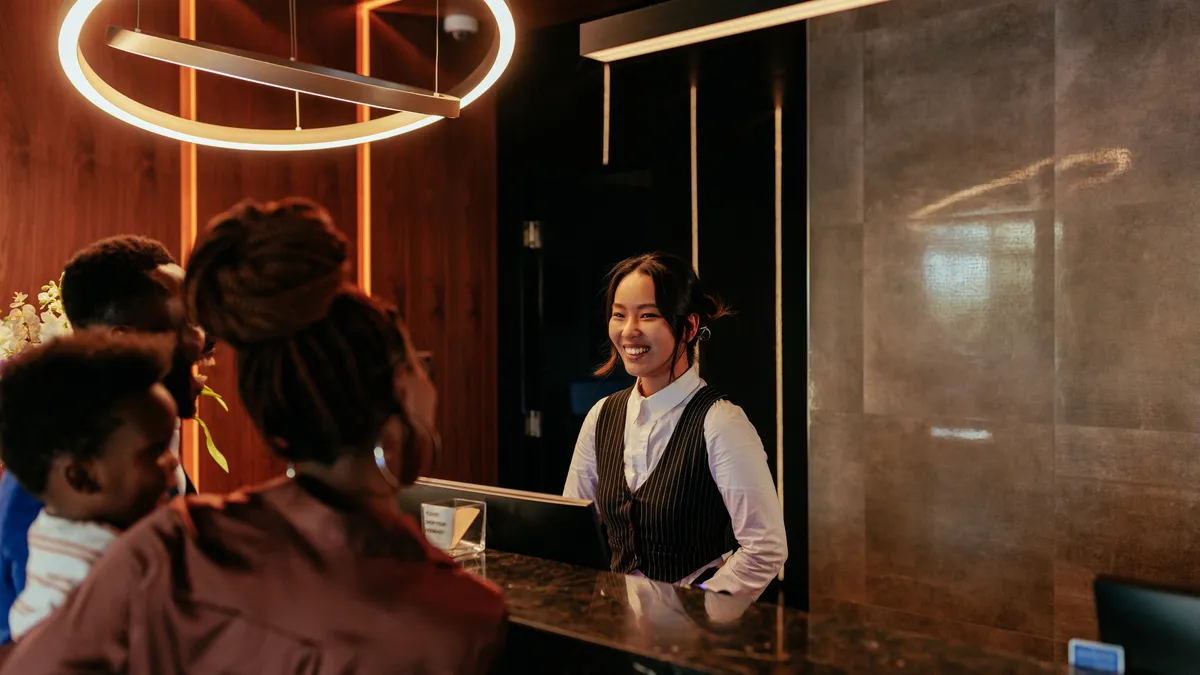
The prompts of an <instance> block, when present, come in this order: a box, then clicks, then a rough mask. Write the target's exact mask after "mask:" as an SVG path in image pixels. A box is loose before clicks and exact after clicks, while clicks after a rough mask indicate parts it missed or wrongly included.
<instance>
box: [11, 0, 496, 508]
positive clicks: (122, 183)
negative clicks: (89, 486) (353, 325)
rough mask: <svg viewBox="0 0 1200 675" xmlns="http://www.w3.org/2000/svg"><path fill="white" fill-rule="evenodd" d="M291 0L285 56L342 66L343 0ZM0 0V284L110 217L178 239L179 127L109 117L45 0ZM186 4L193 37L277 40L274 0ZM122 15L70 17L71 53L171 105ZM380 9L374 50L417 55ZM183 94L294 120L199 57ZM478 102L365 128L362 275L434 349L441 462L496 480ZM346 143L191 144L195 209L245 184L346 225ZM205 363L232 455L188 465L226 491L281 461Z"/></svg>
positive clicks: (128, 10) (149, 15) (331, 118)
mask: <svg viewBox="0 0 1200 675" xmlns="http://www.w3.org/2000/svg"><path fill="white" fill-rule="evenodd" d="M299 4H300V5H301V7H300V16H299V20H300V22H299V53H300V58H301V59H302V60H306V61H311V62H315V63H319V64H322V65H327V66H332V67H336V68H342V69H346V70H353V69H354V66H355V46H354V10H353V6H352V5H348V4H347V3H344V2H334V1H332V0H327V1H323V2H320V3H309V2H304V3H299ZM8 9H9V13H8V14H7V15H6V21H5V22H3V23H0V190H2V191H3V192H0V194H2V195H3V199H0V293H7V292H9V291H12V290H17V289H21V290H25V291H35V290H37V289H38V288H39V287H40V286H41V284H43V283H45V281H46V280H48V279H50V278H52V277H54V276H56V275H57V274H58V273H59V271H60V270H61V267H62V264H63V262H64V261H65V260H66V259H67V258H68V257H69V256H70V255H71V253H73V252H74V251H75V250H76V249H78V248H79V247H81V246H83V245H85V244H87V243H89V242H91V241H94V240H95V239H98V238H100V237H104V236H108V235H112V234H118V233H123V232H134V233H139V234H144V235H148V236H153V237H155V238H158V239H160V240H162V241H163V242H164V243H166V244H167V245H168V246H169V247H170V248H171V249H172V250H173V251H175V252H176V253H177V254H178V253H179V252H180V243H181V242H180V229H181V226H180V215H179V209H180V197H181V185H180V174H181V172H180V147H179V144H178V143H176V142H174V141H170V140H168V139H165V138H161V137H159V136H156V135H153V134H150V133H148V132H144V131H141V130H139V129H136V128H134V127H131V126H129V125H126V124H123V123H121V122H118V121H117V120H115V119H112V118H111V117H109V116H107V115H106V114H104V113H102V112H101V111H99V110H97V109H95V108H94V107H93V106H91V105H90V104H88V103H87V102H86V101H85V100H84V99H83V98H82V97H81V96H80V95H79V94H78V93H77V92H75V91H74V89H73V88H71V86H70V84H69V83H68V82H67V81H66V79H65V77H64V76H63V74H62V72H61V70H60V68H59V66H58V63H57V60H56V55H55V53H54V43H55V41H54V35H55V33H56V30H57V24H56V21H57V4H56V3H44V2H36V1H35V0H17V2H16V3H15V7H13V8H8ZM196 14H197V16H196V19H197V35H196V37H197V38H198V39H200V40H205V41H211V42H215V43H219V44H224V45H228V46H231V47H238V48H243V49H250V50H255V51H261V52H266V53H272V54H278V55H284V56H286V55H288V54H289V50H290V37H289V33H288V28H287V26H288V10H287V3H285V2H279V1H276V0H206V1H204V2H199V3H198V6H197V12H196ZM135 21H136V3H135V2H134V0H106V2H105V3H104V4H103V5H102V8H101V11H99V12H98V13H97V14H96V15H95V16H94V18H93V21H92V22H91V23H90V24H89V27H88V30H87V32H86V34H85V39H84V46H85V53H86V54H87V55H88V57H89V59H90V60H91V61H92V64H93V66H94V67H95V68H96V69H97V71H98V72H100V73H101V74H102V75H104V76H105V77H106V78H108V79H109V81H110V82H112V83H113V84H114V85H115V86H117V87H119V88H120V89H121V90H122V91H124V92H125V93H127V94H129V95H131V96H133V97H135V98H137V99H138V100H140V101H143V102H145V103H147V104H149V105H152V106H154V107H156V108H159V109H162V110H166V111H170V112H178V110H179V91H178V89H177V86H176V83H177V82H179V78H178V69H177V68H175V67H173V66H168V65H165V64H161V63H158V62H154V61H149V60H145V59H139V58H137V57H134V56H132V55H128V54H124V53H121V52H117V51H115V50H112V49H110V48H108V47H107V46H105V45H103V44H102V42H101V36H102V34H103V31H104V29H105V27H106V26H107V25H108V24H109V23H117V24H121V25H134V23H135ZM406 21H407V24H406V23H405V22H406ZM426 21H427V24H428V25H427V26H422V27H421V28H420V30H422V31H424V32H425V33H428V35H427V36H426V37H427V38H431V37H432V35H433V34H434V32H433V30H430V29H434V26H433V24H432V22H428V20H426ZM377 23H380V24H386V23H388V21H387V20H386V18H385V19H384V20H381V21H380V22H377ZM391 23H392V24H394V25H395V28H396V30H393V31H391V33H390V39H389V40H381V41H380V42H381V43H382V44H383V50H384V51H383V52H382V53H381V54H380V55H379V57H378V58H377V60H376V63H377V64H379V63H383V64H387V63H389V62H391V63H397V62H398V61H400V60H412V62H413V63H417V64H418V65H417V66H416V71H415V72H422V71H423V72H426V73H428V72H430V67H429V64H428V63H427V61H428V59H427V56H426V57H424V58H425V61H422V60H421V59H422V58H423V57H422V54H423V50H427V47H428V45H426V44H424V42H432V40H431V39H429V40H425V39H419V40H417V42H418V43H417V44H416V46H415V48H414V49H411V50H405V49H403V47H404V44H405V42H404V40H405V39H407V38H405V35H406V34H408V33H410V32H412V31H413V30H415V29H414V27H413V26H414V25H415V24H416V23H418V20H416V19H403V18H397V17H393V18H392V20H391ZM142 24H143V26H144V27H148V28H153V29H155V30H160V31H162V32H166V33H175V32H177V30H178V25H179V15H178V3H176V2H153V3H143V6H142ZM385 37H388V35H385ZM397 38H399V39H397ZM442 47H443V52H442V60H443V68H444V78H445V79H444V85H443V86H452V85H453V83H454V82H455V81H457V79H458V78H459V77H461V74H462V72H465V71H464V69H463V68H462V67H461V66H462V64H463V63H466V62H468V61H471V58H470V52H471V48H470V46H469V45H462V46H460V48H459V50H458V51H462V52H464V54H466V56H463V55H461V54H460V55H459V56H462V58H459V56H456V54H457V52H456V51H455V48H454V47H453V46H450V47H448V46H447V42H445V41H443V45H442ZM460 62H461V63H460ZM468 65H469V64H468ZM468 70H469V68H468ZM383 76H385V77H386V76H388V75H387V74H384V75H383ZM416 84H425V83H422V82H418V83H416ZM196 94H197V112H198V117H199V119H201V120H203V121H208V122H214V123H222V124H232V125H239V126H258V127H261V128H286V127H290V126H292V125H293V124H294V103H293V97H292V95H291V94H288V93H287V92H282V91H278V90H273V89H270V88H266V87H258V86H253V85H250V84H247V83H244V82H240V81H237V80H231V79H227V78H221V77H217V76H214V75H210V74H206V73H199V74H198V77H197V89H196ZM354 117H355V115H354V109H353V107H352V106H350V105H348V104H343V103H338V102H330V101H323V100H319V99H314V98H312V97H303V98H302V102H301V122H302V124H304V125H306V126H307V125H312V126H325V125H329V124H340V123H346V122H350V121H353V120H354ZM494 118H495V108H494V104H493V102H492V101H491V100H490V99H489V98H487V97H485V98H484V99H483V100H481V101H478V102H476V103H475V104H474V105H473V106H472V107H471V108H469V109H468V111H467V112H466V114H465V115H464V117H463V118H462V119H460V120H454V121H446V122H442V123H439V124H438V125H435V126H434V127H433V128H431V129H427V130H424V131H422V132H419V133H416V134H412V135H406V136H402V137H400V138H397V139H393V140H391V141H389V142H386V143H384V144H381V145H378V146H377V147H376V155H375V160H374V181H373V185H374V194H375V198H376V202H375V207H374V209H373V213H374V217H375V220H376V225H375V237H376V242H377V244H376V245H377V247H378V249H377V251H376V253H375V255H374V264H375V265H376V272H375V279H376V284H377V288H378V289H380V294H381V295H384V296H386V297H391V298H399V299H400V300H401V306H402V308H403V309H404V310H405V313H406V315H407V316H409V317H410V323H411V325H412V327H413V332H414V337H415V340H416V342H417V344H418V346H419V347H421V348H425V349H429V350H430V351H433V352H435V356H434V374H435V377H436V378H437V379H438V382H439V385H440V386H441V393H442V401H443V405H442V413H441V426H442V430H443V433H444V435H445V440H446V455H445V461H444V462H443V463H442V465H441V468H440V469H439V475H445V476H450V477H456V478H464V479H468V480H478V481H481V482H494V481H495V474H496V469H495V461H496V460H495V456H496V451H495V445H496V440H495V397H496V394H495V391H496V383H495V378H496V375H495V358H496V357H495V353H496V344H495V323H496V316H495V298H494V290H493V289H494V277H495V241H494V240H495V234H494V227H495V120H494ZM355 156H356V155H355V151H354V149H352V148H350V149H345V150H333V151H322V152H317V153H278V154H277V153H247V152H229V151H222V150H218V149H212V148H203V147H202V148H200V149H199V150H198V172H197V180H196V195H195V196H196V199H197V203H198V212H199V221H200V225H201V226H203V225H204V224H205V223H206V222H207V221H208V220H209V219H210V218H211V217H212V216H214V215H215V214H217V213H218V212H220V211H222V210H224V209H226V208H228V207H229V206H231V205H233V204H234V203H236V202H238V201H240V200H241V199H243V198H246V197H253V198H256V199H260V200H268V199H278V198H282V197H286V196H290V195H302V196H308V197H312V198H314V199H316V200H318V201H320V202H321V203H323V204H324V205H325V206H326V207H327V208H329V210H330V211H331V213H332V214H333V217H334V218H335V220H336V221H337V222H338V224H339V226H341V227H342V229H343V230H344V231H345V232H346V234H347V236H348V237H349V238H350V239H351V240H352V241H353V240H354V239H355V237H356V213H357V198H356V181H357V169H356V164H355ZM209 375H210V384H211V385H212V386H213V387H214V388H215V389H216V390H217V391H219V392H221V393H222V394H224V395H225V396H226V397H227V400H228V401H229V403H230V404H231V407H232V411H231V412H229V413H226V412H224V411H222V410H220V409H219V408H218V407H216V406H215V405H213V404H212V403H211V402H210V401H207V400H206V401H204V402H203V403H202V406H201V415H202V417H203V418H204V419H205V420H206V421H207V422H208V423H209V425H210V427H211V429H212V432H213V435H214V437H215V439H216V441H217V444H218V447H219V448H220V449H221V450H222V451H223V452H224V453H225V454H226V456H227V458H228V459H229V463H230V468H231V472H230V473H229V474H225V473H224V472H223V471H221V469H220V468H219V467H217V466H216V464H215V463H213V462H212V461H211V460H209V459H208V457H207V453H204V452H203V451H201V455H200V458H199V472H197V473H196V475H195V476H194V477H195V478H196V479H197V482H198V483H199V484H200V485H201V489H203V490H204V491H206V492H222V491H228V490H232V489H235V488H237V487H239V486H241V485H245V484H249V483H255V482H259V481H262V480H265V479H268V478H271V477H273V476H275V475H278V473H279V472H281V471H282V470H283V465H282V464H281V463H280V462H278V461H277V460H275V459H274V458H273V457H271V455H270V453H269V452H268V451H266V449H265V448H264V446H263V444H262V442H261V440H260V439H259V437H258V434H257V432H256V431H255V430H254V429H253V428H252V426H251V425H250V424H249V421H248V420H247V419H246V417H245V414H244V413H243V412H242V406H241V404H240V401H239V400H238V395H237V391H236V389H237V385H236V372H235V364H234V362H233V356H232V354H231V353H230V352H229V350H228V349H222V350H220V351H219V352H218V365H217V367H216V368H214V369H212V371H211V372H210V373H209Z"/></svg>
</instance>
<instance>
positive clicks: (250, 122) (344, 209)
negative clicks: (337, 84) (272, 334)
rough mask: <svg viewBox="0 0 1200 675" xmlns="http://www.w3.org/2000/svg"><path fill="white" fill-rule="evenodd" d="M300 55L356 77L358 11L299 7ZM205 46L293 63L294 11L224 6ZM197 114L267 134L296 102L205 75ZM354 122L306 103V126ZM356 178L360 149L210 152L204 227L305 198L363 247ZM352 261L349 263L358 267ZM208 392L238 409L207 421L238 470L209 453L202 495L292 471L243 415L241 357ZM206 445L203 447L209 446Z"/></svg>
mask: <svg viewBox="0 0 1200 675" xmlns="http://www.w3.org/2000/svg"><path fill="white" fill-rule="evenodd" d="M299 5H300V11H299V22H298V25H299V30H298V34H299V40H298V41H299V54H300V59H301V60H303V61H308V62H313V63H317V64H320V65H325V66H329V67H333V68H340V69H343V70H350V71H353V70H354V64H355V50H354V10H353V8H350V7H344V6H329V5H328V4H327V3H299ZM196 25H197V28H196V31H197V32H196V37H197V39H199V40H202V41H209V42H217V43H220V44H223V45H226V46H229V47H235V48H240V49H251V50H255V51H259V52H264V53H269V54H274V55H278V56H288V55H289V53H290V51H289V50H290V47H289V44H290V40H289V34H288V6H287V3H284V2H273V1H271V0H218V1H214V2H200V3H198V4H197V8H196ZM196 97H197V114H198V117H199V119H200V120H201V121H205V122H212V123H217V124H229V125H238V126H248V127H259V128H291V127H292V126H294V124H295V107H294V99H293V95H292V94H291V93H289V92H285V91H282V90H278V89H272V88H269V87H261V86H255V85H252V84H249V83H246V82H242V81H239V80H234V79H231V78H223V77H218V76H216V75H211V74H207V73H199V74H198V76H197V82H196ZM354 119H355V113H354V107H353V106H351V105H349V104H346V103H340V102H336V101H327V100H323V99H317V98H315V97H311V96H305V97H302V98H301V124H302V125H304V126H330V125H334V124H346V123H350V122H353V121H354ZM356 181H357V169H356V166H355V151H354V149H353V148H342V149H337V150H322V151H319V152H304V153H294V152H285V153H274V152H235V151H228V150H222V149H219V148H208V147H201V148H199V150H198V156H197V181H196V182H197V201H198V205H199V206H198V210H199V222H200V227H201V228H203V227H204V225H205V224H206V223H207V222H208V220H209V219H211V218H212V217H213V216H214V215H216V214H218V213H220V212H221V211H223V210H225V209H226V208H228V207H230V206H232V205H234V204H235V203H237V202H238V201H240V200H242V199H244V198H248V197H249V198H254V199H257V200H261V201H266V200H273V199H281V198H283V197H288V196H293V195H296V196H303V197H310V198H312V199H315V200H317V201H319V202H321V203H322V204H324V205H325V207H326V208H327V209H329V212H330V213H331V214H332V216H333V219H334V221H335V222H336V223H337V224H338V226H339V227H340V228H341V229H342V231H343V232H345V233H346V236H347V237H348V238H349V239H350V241H351V242H354V240H355V237H356V217H357V216H356V214H357V196H356V192H355V190H356V184H357V183H356ZM355 255H356V254H355V253H354V252H353V251H351V254H350V259H351V260H352V261H353V260H354V259H355ZM209 385H210V386H212V387H213V388H214V389H216V390H217V391H218V392H220V393H221V394H223V395H224V396H225V397H226V398H227V399H228V401H229V403H230V407H231V411H230V412H228V413H227V412H225V411H223V410H221V409H220V408H219V407H217V406H216V405H215V404H214V403H212V402H211V401H207V400H206V401H204V403H203V404H202V407H201V415H202V416H203V418H204V419H205V421H206V422H207V423H208V425H209V427H210V428H211V429H212V433H213V437H214V439H215V440H216V442H217V445H218V447H219V448H220V449H221V451H222V452H223V453H224V454H225V456H226V458H227V459H228V460H229V465H230V472H229V473H228V474H226V473H225V472H223V471H222V470H221V469H220V467H218V466H217V465H216V464H215V463H214V462H213V461H211V460H210V459H209V458H208V456H207V453H205V452H203V451H202V452H201V457H200V476H199V481H200V484H201V489H203V490H204V491H205V492H227V491H229V490H232V489H235V488H237V487H240V486H242V485H246V484H252V483H257V482H261V481H263V480H267V479H269V478H273V477H275V476H277V475H279V474H280V473H282V471H283V469H284V465H283V463H282V462H280V461H279V460H278V459H276V458H275V457H274V456H272V455H271V453H270V452H269V451H268V450H267V449H266V447H265V446H264V444H263V442H262V440H261V439H260V438H259V435H258V432H257V431H256V430H255V429H254V428H253V426H252V425H251V423H250V421H249V419H248V418H247V417H246V416H245V413H244V412H243V407H242V405H241V402H240V400H239V398H238V394H237V378H236V367H235V364H234V357H233V354H232V353H231V352H230V350H229V349H228V348H227V347H225V346H221V347H219V351H218V355H217V366H216V368H215V369H213V371H212V372H211V373H210V380H209ZM201 443H203V439H202V440H201Z"/></svg>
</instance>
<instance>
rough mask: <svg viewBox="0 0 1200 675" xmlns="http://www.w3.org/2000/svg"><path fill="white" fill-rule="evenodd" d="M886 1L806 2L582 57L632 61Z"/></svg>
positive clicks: (819, 0) (831, 0) (829, 0)
mask: <svg viewBox="0 0 1200 675" xmlns="http://www.w3.org/2000/svg"><path fill="white" fill-rule="evenodd" d="M887 1H888V0H809V2H798V3H796V4H795V5H791V6H790V7H780V8H779V9H772V10H768V11H766V12H759V13H758V14H751V15H749V16H743V17H739V18H736V19H730V20H728V21H719V22H717V23H712V24H709V25H707V26H698V27H696V28H689V29H687V30H682V31H678V32H675V33H669V34H667V35H660V36H658V37H653V38H649V39H646V40H641V41H639V42H633V43H630V44H627V45H620V46H617V47H609V48H608V49H601V50H599V51H595V52H592V53H590V54H584V56H586V57H587V58H590V59H595V60H597V61H620V60H621V59H628V58H633V57H635V56H642V55H645V54H653V53H654V52H661V51H664V50H667V49H674V48H676V47H683V46H685V45H691V44H696V43H698V42H707V41H709V40H718V39H720V38H723V37H729V36H730V35H738V34H740V33H749V32H750V31H755V30H762V29H764V28H771V27H773V26H782V25H783V24H785V23H794V22H796V21H803V20H804V19H811V18H813V17H817V16H824V15H825V14H833V13H835V12H843V11H846V10H850V9H856V8H859V7H866V6H868V5H877V4H880V3H883V2H887Z"/></svg>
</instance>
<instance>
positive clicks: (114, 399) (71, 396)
mask: <svg viewBox="0 0 1200 675" xmlns="http://www.w3.org/2000/svg"><path fill="white" fill-rule="evenodd" d="M169 353H170V349H169V347H163V346H162V345H159V344H158V343H157V341H153V340H151V339H147V338H135V337H132V336H130V335H128V334H125V335H121V334H116V333H112V332H109V331H104V330H100V331H80V332H76V333H74V334H72V335H68V336H65V337H61V338H58V339H56V340H53V341H51V342H49V343H47V344H45V345H43V346H40V347H37V348H33V349H30V350H27V351H25V352H23V353H21V354H20V355H18V356H16V357H14V358H13V359H11V360H9V361H8V362H6V363H5V364H4V374H3V377H0V459H2V460H3V461H4V466H5V470H6V471H9V472H11V473H12V474H13V476H14V477H15V478H16V479H17V481H19V482H20V484H21V485H22V486H23V487H24V488H25V489H27V490H28V491H29V492H31V493H32V494H34V495H36V496H37V497H38V498H39V499H40V500H42V501H43V502H44V503H45V507H44V509H43V510H42V512H41V513H39V514H38V517H37V519H36V520H35V521H34V523H33V526H32V527H31V528H30V529H29V562H28V565H27V566H26V575H27V581H26V586H25V590H24V591H22V593H21V595H20V596H19V597H18V598H17V601H16V603H14V604H13V607H12V610H11V611H10V613H9V623H10V625H11V629H12V635H13V639H14V640H16V639H19V638H20V637H21V636H22V635H24V634H26V633H27V632H29V630H30V629H32V628H33V627H34V626H35V625H37V624H38V623H39V622H41V621H42V620H43V619H45V618H46V617H47V616H49V615H50V613H51V612H52V611H53V610H54V608H55V607H57V606H58V605H60V604H62V602H63V601H64V600H65V599H66V597H67V595H68V594H70V593H71V591H73V590H74V589H75V588H76V587H78V586H79V584H80V583H82V582H83V580H84V578H85V577H86V576H87V574H88V572H89V571H90V570H91V568H92V565H93V564H94V563H95V562H96V560H97V559H98V558H99V557H100V556H101V554H103V553H104V551H105V549H107V548H108V547H109V545H110V544H111V543H112V542H113V540H114V539H115V538H116V537H117V536H118V535H119V534H120V532H121V531H123V530H125V529H126V528H128V527H130V526H131V525H133V524H134V523H135V522H137V521H138V520H139V519H141V518H142V517H143V516H145V515H147V514H148V513H150V512H151V511H153V510H154V508H155V507H156V506H157V505H158V504H159V503H160V502H161V501H163V499H164V495H165V493H166V490H167V485H168V479H169V477H171V476H174V471H175V467H176V466H177V460H176V459H175V456H174V454H173V453H171V452H170V450H169V446H170V442H171V438H172V435H173V434H174V431H175V417H176V406H175V403H174V401H173V400H172V398H171V395H170V393H168V391H167V390H166V388H165V387H163V385H162V384H160V380H161V379H162V377H163V375H164V374H165V373H166V372H167V370H168V368H169V365H170V364H169V359H168V357H167V355H168V354H169Z"/></svg>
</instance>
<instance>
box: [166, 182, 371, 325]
mask: <svg viewBox="0 0 1200 675" xmlns="http://www.w3.org/2000/svg"><path fill="white" fill-rule="evenodd" d="M347 248H348V246H347V242H346V237H345V236H344V235H343V234H342V233H341V232H339V231H338V230H337V229H336V228H334V226H333V223H332V220H331V218H330V217H329V213H328V212H327V211H326V210H325V209H324V208H322V207H321V206H320V205H318V204H315V203H313V202H311V201H309V200H306V199H301V198H289V199H284V200H282V201H278V202H268V203H266V204H259V203H257V202H254V201H252V200H246V201H243V202H241V203H240V204H238V205H237V206H235V207H233V208H232V209H231V210H229V211H227V212H225V213H223V214H221V215H220V216H217V217H216V218H215V219H213V221H212V222H211V223H209V225H208V227H207V228H206V229H205V231H204V233H203V234H202V235H201V236H200V237H199V238H198V239H197V241H196V248H195V252H194V254H193V255H192V258H191V260H189V261H188V273H187V302H188V305H189V307H190V308H191V310H192V312H193V313H194V314H193V316H194V318H195V320H196V322H197V323H198V324H200V325H201V326H202V327H203V328H204V329H205V330H206V331H207V332H208V333H209V334H210V335H212V336H213V337H216V338H219V339H221V340H224V341H226V342H228V343H229V344H231V345H233V346H234V347H240V346H245V345H250V344H256V343H261V342H267V341H272V340H279V339H283V338H286V337H289V336H291V335H294V334H295V333H297V332H299V331H301V330H303V329H304V328H306V327H308V326H310V325H312V324H313V323H315V322H316V321H318V320H320V319H322V318H324V317H325V316H326V315H327V314H328V312H329V307H330V305H331V304H332V303H333V300H334V298H336V297H337V296H338V294H339V291H341V290H342V288H343V286H344V285H345V284H346V261H347V252H346V251H347Z"/></svg>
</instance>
